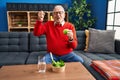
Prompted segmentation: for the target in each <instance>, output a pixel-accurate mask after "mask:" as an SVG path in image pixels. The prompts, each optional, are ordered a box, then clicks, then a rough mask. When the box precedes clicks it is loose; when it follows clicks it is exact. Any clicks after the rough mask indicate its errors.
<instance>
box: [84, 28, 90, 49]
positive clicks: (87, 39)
mask: <svg viewBox="0 0 120 80" xmlns="http://www.w3.org/2000/svg"><path fill="white" fill-rule="evenodd" d="M85 35H86V42H85V49H84V51H87V50H88V44H89V30H85Z"/></svg>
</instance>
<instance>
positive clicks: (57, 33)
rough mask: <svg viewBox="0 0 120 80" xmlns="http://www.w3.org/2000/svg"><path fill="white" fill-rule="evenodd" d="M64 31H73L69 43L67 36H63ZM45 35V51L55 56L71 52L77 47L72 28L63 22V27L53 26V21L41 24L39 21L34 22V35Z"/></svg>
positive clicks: (74, 32) (69, 24)
mask: <svg viewBox="0 0 120 80" xmlns="http://www.w3.org/2000/svg"><path fill="white" fill-rule="evenodd" d="M64 29H70V30H72V31H73V41H72V42H70V41H69V39H68V36H67V35H65V34H63V30H64ZM42 34H45V35H46V40H47V51H48V52H52V53H53V54H55V55H57V56H62V55H65V54H68V53H69V52H71V51H73V49H74V48H76V47H77V37H76V31H75V28H74V26H73V25H72V24H71V23H69V22H65V24H64V25H63V26H60V25H55V24H54V21H48V22H46V23H45V24H43V23H42V22H40V21H36V24H35V28H34V35H35V36H40V35H42Z"/></svg>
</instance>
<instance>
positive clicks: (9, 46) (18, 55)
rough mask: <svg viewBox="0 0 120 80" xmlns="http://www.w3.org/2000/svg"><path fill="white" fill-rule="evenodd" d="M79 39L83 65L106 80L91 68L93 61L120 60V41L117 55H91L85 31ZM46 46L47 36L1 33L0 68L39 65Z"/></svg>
mask: <svg viewBox="0 0 120 80" xmlns="http://www.w3.org/2000/svg"><path fill="white" fill-rule="evenodd" d="M77 38H78V46H77V48H76V49H75V50H74V52H75V53H76V54H78V55H79V56H81V57H82V58H83V59H84V63H83V65H84V66H85V67H86V68H87V69H88V71H90V73H91V74H92V75H93V76H94V77H95V78H96V80H105V78H103V77H102V76H101V75H100V74H99V73H98V72H96V71H95V70H94V69H93V68H92V67H91V66H90V65H91V61H92V60H114V59H120V41H119V40H115V43H114V44H115V53H109V54H105V53H90V52H85V51H84V49H85V46H86V43H85V42H86V35H85V31H77ZM58 44H59V43H58ZM46 46H47V45H46V38H45V35H42V36H40V37H36V36H34V35H33V33H32V32H31V33H28V32H0V66H3V65H20V64H37V57H38V56H39V55H42V56H44V55H45V54H46V52H47V48H46Z"/></svg>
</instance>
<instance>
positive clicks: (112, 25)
mask: <svg viewBox="0 0 120 80" xmlns="http://www.w3.org/2000/svg"><path fill="white" fill-rule="evenodd" d="M106 29H107V30H116V32H115V39H120V0H108V12H107V25H106Z"/></svg>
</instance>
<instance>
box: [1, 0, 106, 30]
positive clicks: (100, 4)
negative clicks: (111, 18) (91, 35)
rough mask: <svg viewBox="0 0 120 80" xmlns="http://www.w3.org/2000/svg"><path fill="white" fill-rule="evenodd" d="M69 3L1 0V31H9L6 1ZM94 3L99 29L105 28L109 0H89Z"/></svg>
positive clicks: (42, 0) (63, 0)
mask: <svg viewBox="0 0 120 80" xmlns="http://www.w3.org/2000/svg"><path fill="white" fill-rule="evenodd" d="M7 2H13V3H56V4H61V3H67V4H68V6H70V5H71V0H0V31H8V26H7V25H8V24H7V10H6V3H7ZM87 2H88V3H90V4H91V5H92V11H93V15H94V16H96V18H97V22H96V24H95V27H96V28H97V29H105V22H106V21H105V20H106V3H107V0H87Z"/></svg>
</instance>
